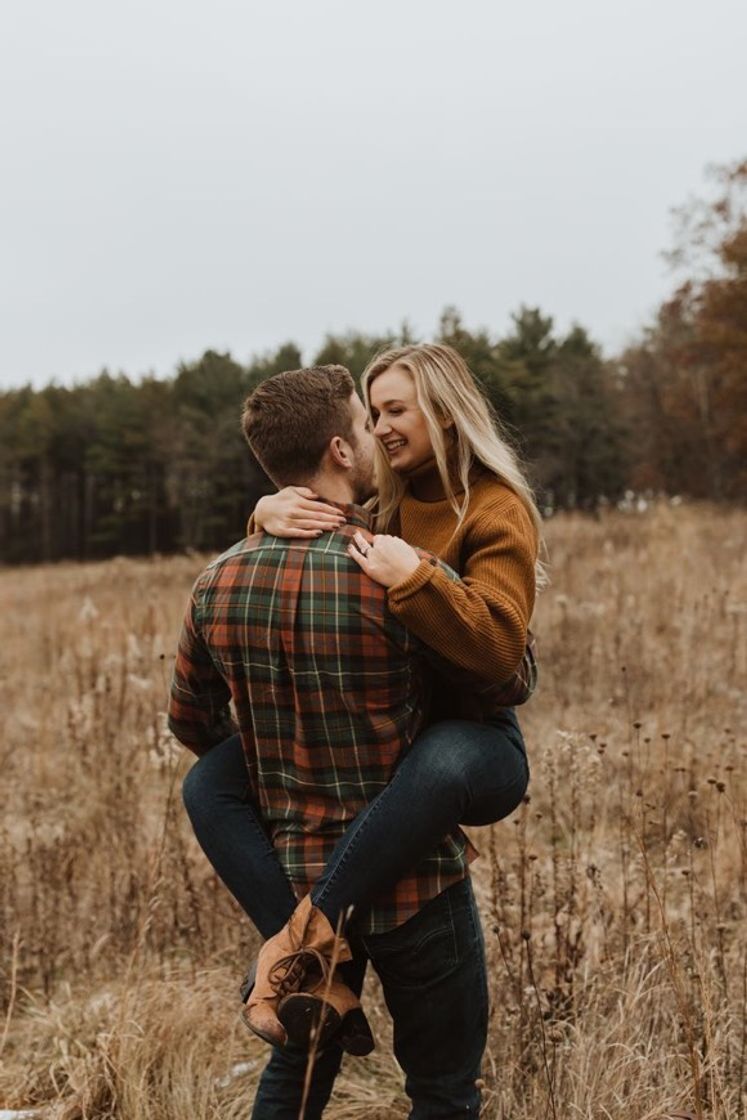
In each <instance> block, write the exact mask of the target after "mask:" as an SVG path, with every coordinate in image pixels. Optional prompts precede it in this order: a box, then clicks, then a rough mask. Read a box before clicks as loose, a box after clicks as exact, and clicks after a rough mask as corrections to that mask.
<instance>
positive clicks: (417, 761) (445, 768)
mask: <svg viewBox="0 0 747 1120" xmlns="http://www.w3.org/2000/svg"><path fill="white" fill-rule="evenodd" d="M488 740H489V736H487V735H485V733H484V728H483V727H482V726H481V725H479V724H473V723H468V722H467V721H464V720H444V721H443V722H441V723H435V724H433V726H432V727H429V728H428V729H427V730H426V731H425V732H424V733H423V734H422V735H421V736H420V737H419V738H418V740H417V741H416V743H415V744H414V746H413V748H412V751H411V753H410V755H409V756H408V759H409V760H410V761H411V763H412V764H413V765H414V766H415V767H416V768H417V769H419V770H420V771H421V772H422V773H423V775H424V776H427V778H428V780H429V783H434V782H435V783H438V784H446V785H455V784H457V785H458V784H463V783H468V784H472V782H473V781H479V780H480V779H481V776H482V775H483V774H484V773H485V771H486V769H489V768H490V758H489V756H488V752H489V751H490V747H491V744H490V742H489V741H488Z"/></svg>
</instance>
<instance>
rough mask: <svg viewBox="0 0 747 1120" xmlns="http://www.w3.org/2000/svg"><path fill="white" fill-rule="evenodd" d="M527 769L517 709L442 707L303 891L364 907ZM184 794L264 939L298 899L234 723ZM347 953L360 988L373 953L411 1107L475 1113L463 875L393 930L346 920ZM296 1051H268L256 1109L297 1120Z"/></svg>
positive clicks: (480, 1022)
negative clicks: (490, 714) (457, 713)
mask: <svg viewBox="0 0 747 1120" xmlns="http://www.w3.org/2000/svg"><path fill="white" fill-rule="evenodd" d="M528 781H529V769H528V766H527V761H526V752H525V748H524V741H523V738H522V735H521V731H520V729H519V725H518V722H517V720H516V716H515V714H514V712H513V711H512V710H510V709H506V710H504V711H503V712H501V713H500V714H499V715H498V716H497V717H496V719H495V720H494V721H492V722H491V723H489V724H475V723H468V722H465V721H462V720H451V721H444V722H442V723H437V724H434V725H432V726H431V727H429V728H427V729H426V730H425V731H424V732H423V733H422V734H421V735H420V736H419V737H418V739H417V740H416V741H415V743H413V745H412V747H411V748H410V750H409V751H408V753H407V754H406V755H405V757H404V758H403V759H402V761H401V762H400V763H399V765H398V767H397V769H396V771H395V773H394V775H393V776H392V780H391V782H390V783H389V785H388V786H386V788H385V789H384V790H383V791H382V792H381V793H379V794H378V795H377V796H376V797H375V798H374V799H373V800H372V801H371V802H370V803H369V805H368V806H367V807H366V808H365V809H364V810H363V811H362V812H361V813H360V814H359V815H358V816H357V817H356V818H355V820H354V821H353V822H352V824H351V825H349V826H348V828H347V830H346V832H345V833H344V835H343V836H342V837H341V839H340V840H339V841H338V843H337V845H336V847H335V849H334V851H333V853H332V855H331V856H330V858H329V860H328V862H327V866H326V867H325V870H324V872H323V874H322V875H321V876H320V878H319V880H318V881H317V883H316V884H315V886H314V889H313V891H312V900H313V902H314V904H315V905H318V906H320V908H321V909H322V910H323V911H324V913H325V914H326V916H327V917H328V918H329V920H330V922H331V923H332V925H335V923H336V917H337V915H338V914H339V913H341V912H344V911H345V910H346V909H347V906H349V905H354V906H356V907H357V908H359V910H363V909H364V908H365V905H366V903H367V902H370V900H371V899H372V898H374V897H375V896H376V894H377V893H378V892H379V891H380V890H382V888H384V887H386V886H388V885H389V884H392V883H395V882H396V881H397V880H398V878H399V877H400V876H401V875H403V874H405V873H406V872H407V871H408V870H409V869H410V868H411V867H412V866H413V865H414V864H416V863H417V862H418V861H419V860H420V859H421V858H423V857H424V856H426V855H427V854H428V853H429V852H431V851H432V850H433V848H434V847H435V846H436V844H437V843H438V842H439V840H440V839H441V838H442V837H443V836H445V835H446V834H447V833H448V832H450V831H452V830H453V829H454V828H455V827H456V826H457V824H459V823H463V824H469V825H481V824H488V823H489V822H491V821H497V820H500V819H501V818H502V817H505V816H507V815H508V814H509V813H511V812H512V811H513V810H514V809H515V808H516V806H517V805H518V804H519V803H520V802H521V799H522V797H523V796H524V793H525V792H526V787H527V783H528ZM183 793H184V803H185V805H186V808H187V811H188V813H189V816H190V819H191V821H192V825H193V827H194V830H195V834H196V836H197V839H198V840H199V842H200V845H201V846H202V848H203V851H204V852H205V854H206V855H207V857H208V859H209V860H210V862H211V863H212V865H213V867H214V868H215V869H216V871H217V872H218V874H219V875H220V877H221V879H222V880H223V882H224V883H225V884H226V886H227V887H228V889H229V890H230V891H231V893H232V894H233V895H234V897H235V898H236V899H237V901H238V902H239V904H240V905H241V907H242V908H243V909H244V911H245V912H246V914H247V915H248V916H249V918H250V919H251V921H252V922H253V923H254V925H255V926H256V928H257V929H258V930H259V932H260V933H261V934H262V936H263V937H264V938H268V937H272V936H273V935H274V934H275V933H277V932H278V930H279V929H281V928H282V927H283V925H285V923H286V922H287V920H288V918H289V917H290V915H291V914H292V913H293V910H294V909H295V907H296V898H295V895H294V893H293V891H292V889H291V886H290V883H289V882H288V879H287V878H286V875H285V871H284V869H283V867H282V865H281V863H280V861H279V859H278V857H277V852H276V851H275V849H274V848H273V846H272V844H271V843H270V840H269V838H268V836H267V834H266V833H265V831H264V828H263V826H262V822H261V819H260V817H259V814H258V813H257V811H256V809H255V808H254V806H253V804H252V801H251V797H250V791H249V785H248V776H247V770H246V763H245V759H244V753H243V749H242V746H241V740H240V738H239V736H237V735H236V736H233V738H231V739H228V740H226V741H225V742H224V743H220V744H219V745H218V746H216V747H214V748H213V749H212V750H211V751H209V752H208V753H207V754H206V755H204V756H203V757H202V758H201V759H200V760H199V761H198V762H197V763H196V764H195V765H194V766H193V767H192V769H191V770H190V772H189V773H188V774H187V777H186V778H185V781H184V789H183ZM349 936H350V941H351V947H353V948H354V949H356V957H355V960H354V961H352V962H350V965H344V966H343V969H344V970H347V980H348V983H349V984H350V986H351V987H353V988H354V989H356V990H360V985H361V984H362V980H363V972H364V969H365V962H366V959H367V958H370V960H371V961H372V963H373V965H374V968H375V969H376V970H377V972H378V973H379V975H380V976H381V981H382V984H383V987H384V995H385V998H386V1001H387V1005H388V1007H389V1010H390V1012H391V1013H392V1018H393V1019H394V1026H395V1052H396V1055H397V1058H398V1060H399V1062H400V1065H401V1066H402V1068H403V1069H404V1071H405V1074H406V1077H407V1082H406V1087H407V1091H408V1093H409V1095H410V1097H411V1099H412V1101H413V1112H412V1114H411V1115H412V1117H413V1120H425V1118H426V1117H434V1120H435V1118H437V1117H452V1116H453V1117H456V1116H475V1115H477V1113H478V1104H477V1100H478V1097H477V1093H476V1090H475V1088H474V1080H475V1078H476V1077H477V1076H478V1070H479V1062H480V1056H481V1054H482V1051H483V1048H484V1045H485V1016H486V1002H487V1001H486V983H485V968H484V957H483V947H482V935H481V933H480V924H479V917H478V915H477V912H476V910H475V906H474V901H473V898H472V892H471V887H470V886H469V883H468V882H466V883H458V884H456V885H455V886H454V887H450V888H449V889H448V890H446V891H444V892H443V893H442V894H441V895H439V896H438V897H437V898H435V899H433V900H432V901H431V902H429V903H428V904H427V905H426V906H425V907H424V908H423V909H422V910H421V911H420V913H418V914H416V915H415V916H414V917H413V918H411V919H410V920H409V921H407V922H405V923H404V924H403V925H401V926H399V927H397V928H396V929H394V930H391V931H390V932H388V933H384V934H377V935H375V936H374V935H367V936H365V937H364V936H362V935H359V936H357V937H356V935H355V933H354V932H352V931H350V932H349ZM340 1058H341V1054H340V1051H339V1050H338V1049H337V1047H335V1046H331V1047H330V1048H329V1049H328V1050H327V1051H326V1052H325V1054H323V1055H322V1056H321V1057H320V1059H319V1062H318V1069H317V1074H316V1078H315V1081H314V1106H313V1108H311V1107H310V1108H309V1110H308V1112H307V1120H313V1118H314V1117H317V1116H320V1115H321V1109H322V1108H323V1106H324V1103H325V1101H326V1100H327V1097H328V1096H329V1092H330V1090H331V1086H332V1082H333V1080H334V1076H335V1073H336V1072H337V1068H338V1067H339V1063H340ZM305 1062H306V1059H305V1055H303V1054H294V1053H293V1051H292V1050H291V1049H288V1048H286V1049H285V1050H283V1051H276V1052H274V1053H273V1057H272V1059H271V1061H270V1064H269V1066H268V1068H267V1070H266V1071H265V1074H264V1075H263V1077H262V1080H261V1083H260V1089H259V1093H258V1096H257V1101H256V1104H255V1111H254V1113H253V1117H254V1120H265V1118H266V1120H275V1118H276V1117H277V1118H286V1117H287V1118H288V1120H291V1117H292V1118H293V1120H296V1117H297V1115H298V1103H299V1101H300V1092H301V1086H302V1084H303V1072H304V1070H305Z"/></svg>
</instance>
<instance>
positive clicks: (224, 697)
mask: <svg viewBox="0 0 747 1120" xmlns="http://www.w3.org/2000/svg"><path fill="white" fill-rule="evenodd" d="M196 595H197V585H195V589H194V590H193V591H192V597H191V599H190V602H189V606H188V607H187V612H186V615H185V617H184V624H183V625H182V632H181V634H180V636H179V646H178V649H177V653H176V664H175V665H174V676H173V678H172V681H171V696H170V699H169V730H170V731H171V733H172V734H173V735H175V736H176V738H177V739H178V740H179V742H180V743H183V744H184V746H185V747H189V749H190V750H191V751H194V753H195V754H196V755H203V754H205V753H206V751H209V750H210V748H211V747H214V746H216V744H217V743H221V742H223V740H224V739H228V738H229V737H230V736H231V735H233V734H235V733H236V731H237V727H236V724H235V722H234V720H233V718H232V717H231V712H230V708H229V701H230V699H231V692H230V689H229V687H228V685H227V684H226V682H225V681H224V679H223V677H222V676H221V675H220V673H219V672H218V670H217V669H216V667H215V665H214V664H213V660H212V658H211V657H210V654H209V652H208V649H207V647H206V645H205V642H204V640H203V638H202V635H201V633H200V631H199V628H198V625H197V621H196V612H197V602H196Z"/></svg>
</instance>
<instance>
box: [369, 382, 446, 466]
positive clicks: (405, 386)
mask: <svg viewBox="0 0 747 1120" xmlns="http://www.w3.org/2000/svg"><path fill="white" fill-rule="evenodd" d="M369 396H370V401H371V414H372V416H373V419H374V422H375V423H374V435H375V436H376V438H377V439H378V440H380V442H381V443H382V444H383V445H384V449H385V451H386V453H387V455H388V457H389V463H390V465H391V467H392V470H395V471H397V473H398V474H409V473H410V472H411V471H414V470H416V469H417V468H418V467H420V466H422V464H423V463H425V462H427V460H428V459H432V458H433V454H434V452H433V444H432V443H431V437H430V435H429V434H428V427H427V425H426V422H425V416H424V415H423V413H422V411H421V409H420V406H419V405H418V401H417V395H416V393H415V382H414V381H413V379H412V377H411V375H410V374H409V373H408V372H407V370H406V369H403V368H402V366H397V365H393V366H390V367H389V369H388V370H385V371H384V373H380V374H379V376H378V377H376V378H374V380H373V382H372V383H371V386H370V388H369Z"/></svg>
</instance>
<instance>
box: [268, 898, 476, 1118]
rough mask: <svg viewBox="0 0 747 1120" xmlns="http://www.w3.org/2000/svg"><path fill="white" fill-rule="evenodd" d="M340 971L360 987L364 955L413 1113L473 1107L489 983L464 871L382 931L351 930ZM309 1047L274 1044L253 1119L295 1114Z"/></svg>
mask: <svg viewBox="0 0 747 1120" xmlns="http://www.w3.org/2000/svg"><path fill="white" fill-rule="evenodd" d="M350 941H351V948H352V949H353V952H354V958H353V960H352V961H350V962H349V963H348V964H346V965H343V966H342V968H343V971H344V972H345V979H346V980H347V982H348V984H350V986H351V987H352V988H353V989H354V990H355V991H356V992H360V990H361V985H362V983H363V974H364V972H365V968H366V962H367V960H370V961H371V963H372V965H373V967H374V968H375V969H376V972H377V973H378V975H379V978H380V980H381V984H382V988H383V990H384V998H385V1000H386V1004H387V1007H388V1008H389V1012H390V1014H391V1016H392V1020H393V1023H394V1053H395V1055H396V1058H397V1061H398V1062H399V1064H400V1066H401V1067H402V1069H403V1070H404V1072H405V1078H406V1081H405V1089H406V1091H407V1095H408V1096H409V1097H410V1099H411V1101H412V1111H411V1113H410V1117H411V1120H447V1118H448V1120H452V1118H456V1117H469V1116H477V1115H478V1114H479V1111H480V1093H479V1089H478V1088H477V1087H476V1084H475V1082H476V1080H477V1078H478V1077H479V1076H480V1062H481V1060H482V1055H483V1051H484V1049H485V1043H486V1039H487V1027H488V988H487V977H486V970H485V953H484V944H483V936H482V930H481V928H480V917H479V914H478V912H477V907H476V905H475V900H474V896H473V894H472V885H471V883H470V880H469V879H465V880H463V881H462V882H461V883H455V884H454V885H453V886H451V887H449V888H448V889H447V890H445V891H443V892H442V893H441V894H440V895H438V896H437V897H436V898H434V899H432V900H431V901H430V902H428V903H427V904H426V905H425V906H424V907H423V909H422V910H420V911H419V913H417V914H416V915H415V916H414V917H413V918H410V920H409V921H407V922H405V923H404V924H403V925H401V926H398V927H397V928H396V929H393V930H391V931H390V932H388V933H378V934H368V935H365V936H362V935H355V934H354V935H351V939H350ZM341 1060H342V1051H341V1050H340V1049H339V1047H337V1046H335V1045H334V1044H332V1045H331V1046H330V1047H329V1048H328V1049H327V1050H325V1051H324V1053H323V1054H321V1055H320V1056H319V1058H318V1060H317V1062H316V1065H315V1068H314V1076H313V1079H312V1082H311V1091H310V1095H309V1099H308V1103H307V1108H306V1120H318V1118H319V1117H320V1116H321V1115H322V1111H323V1109H324V1106H325V1104H326V1103H327V1101H328V1100H329V1096H330V1093H331V1092H332V1086H333V1083H334V1079H335V1076H336V1074H337V1071H338V1069H339V1067H340V1062H341ZM306 1065H307V1055H306V1053H305V1051H301V1050H300V1049H296V1048H293V1047H286V1048H285V1049H283V1050H280V1049H275V1050H273V1052H272V1057H271V1059H270V1062H269V1064H268V1065H267V1067H266V1069H265V1071H264V1073H263V1074H262V1077H261V1079H260V1083H259V1087H258V1090H257V1095H256V1097H255V1100H254V1109H253V1111H252V1120H297V1118H298V1112H299V1108H300V1104H301V1098H302V1094H303V1084H304V1076H305V1073H306Z"/></svg>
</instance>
